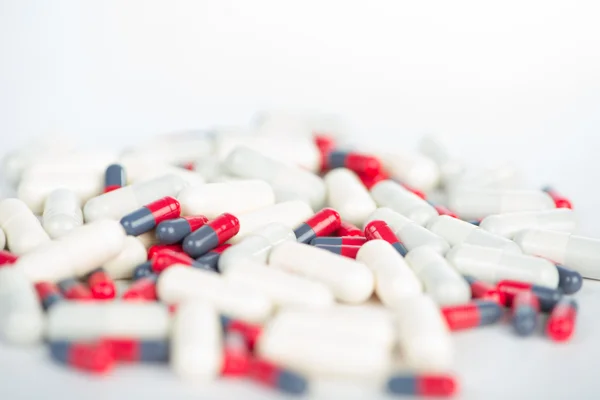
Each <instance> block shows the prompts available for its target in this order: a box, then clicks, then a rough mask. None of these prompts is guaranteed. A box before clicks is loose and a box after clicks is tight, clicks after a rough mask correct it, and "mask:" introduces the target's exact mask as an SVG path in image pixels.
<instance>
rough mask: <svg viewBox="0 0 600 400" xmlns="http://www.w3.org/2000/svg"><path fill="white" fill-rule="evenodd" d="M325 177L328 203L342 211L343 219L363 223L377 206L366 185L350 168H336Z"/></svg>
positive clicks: (357, 223) (352, 222) (355, 223)
mask: <svg viewBox="0 0 600 400" xmlns="http://www.w3.org/2000/svg"><path fill="white" fill-rule="evenodd" d="M323 179H324V180H325V185H326V186H327V201H328V204H329V206H331V207H333V208H334V209H335V210H336V211H337V212H339V213H340V216H341V217H342V220H344V221H348V222H350V223H351V224H354V225H362V223H363V222H364V221H365V219H366V218H367V217H368V216H369V214H371V213H372V212H373V211H375V209H376V208H377V205H375V202H374V201H373V199H372V198H371V195H370V194H369V191H368V190H367V188H366V187H365V185H363V184H362V182H361V181H360V180H359V179H358V176H356V174H355V173H354V172H352V171H350V170H349V169H346V168H336V169H334V170H332V171H331V172H329V173H327V175H325V177H324V178H323Z"/></svg>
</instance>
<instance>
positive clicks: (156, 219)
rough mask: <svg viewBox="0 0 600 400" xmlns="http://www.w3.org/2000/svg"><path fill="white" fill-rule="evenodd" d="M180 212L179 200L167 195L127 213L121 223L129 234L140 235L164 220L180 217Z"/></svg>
mask: <svg viewBox="0 0 600 400" xmlns="http://www.w3.org/2000/svg"><path fill="white" fill-rule="evenodd" d="M180 214H181V206H180V205H179V201H177V199H175V198H173V197H171V196H166V197H163V198H162V199H159V200H156V201H153V202H152V203H150V204H147V205H145V206H144V207H142V208H140V209H138V210H136V211H134V212H132V213H130V214H127V215H126V216H124V217H123V218H121V225H123V228H124V229H125V232H126V233H127V234H128V235H131V236H138V235H141V234H142V233H146V232H148V231H150V230H152V229H154V228H155V227H156V225H158V224H160V223H161V222H163V221H166V220H168V219H173V218H178V217H179V215H180Z"/></svg>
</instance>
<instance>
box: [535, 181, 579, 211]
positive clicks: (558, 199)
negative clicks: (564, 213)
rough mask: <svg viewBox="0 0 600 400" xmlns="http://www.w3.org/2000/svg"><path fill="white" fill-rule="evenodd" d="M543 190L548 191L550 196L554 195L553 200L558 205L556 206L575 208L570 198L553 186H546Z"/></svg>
mask: <svg viewBox="0 0 600 400" xmlns="http://www.w3.org/2000/svg"><path fill="white" fill-rule="evenodd" d="M542 190H543V191H544V192H546V193H548V194H549V195H550V197H552V200H553V201H554V205H556V208H569V209H572V208H573V204H572V203H571V201H570V200H569V199H567V198H566V197H564V196H562V195H561V194H559V193H558V192H557V191H556V190H555V189H553V188H552V187H550V186H545V187H543V188H542Z"/></svg>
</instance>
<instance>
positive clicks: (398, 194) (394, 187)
mask: <svg viewBox="0 0 600 400" xmlns="http://www.w3.org/2000/svg"><path fill="white" fill-rule="evenodd" d="M371 196H373V199H374V200H375V202H376V203H377V204H378V205H379V206H382V207H389V208H391V209H392V210H394V211H396V212H398V213H400V214H402V215H404V216H405V217H408V218H410V219H412V220H413V221H414V222H416V223H417V224H419V225H425V224H426V223H427V222H428V221H429V220H430V219H431V218H433V217H436V216H437V215H438V212H437V211H436V210H435V208H433V206H432V205H431V204H429V203H427V202H426V201H425V200H423V199H421V198H420V197H419V196H417V195H416V194H414V193H412V192H410V191H408V190H406V189H404V188H403V187H402V186H400V185H399V184H397V183H396V182H393V181H390V180H385V181H382V182H379V183H377V184H376V185H375V186H373V187H372V188H371Z"/></svg>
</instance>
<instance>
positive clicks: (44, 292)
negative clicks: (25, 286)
mask: <svg viewBox="0 0 600 400" xmlns="http://www.w3.org/2000/svg"><path fill="white" fill-rule="evenodd" d="M34 287H35V291H36V292H37V294H38V297H39V298H40V302H41V303H42V307H44V310H48V309H49V308H50V307H52V306H53V305H54V304H56V303H58V302H60V301H62V300H64V298H63V296H62V294H61V293H60V289H59V288H58V286H56V285H55V284H54V283H52V282H38V283H36V284H35V285H34Z"/></svg>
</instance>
